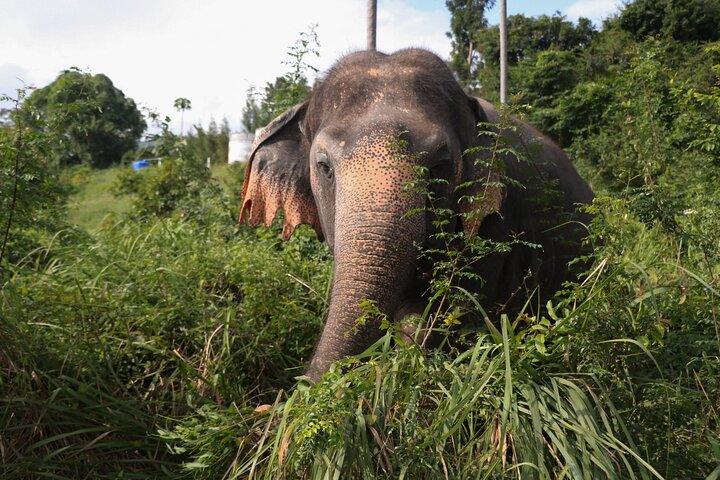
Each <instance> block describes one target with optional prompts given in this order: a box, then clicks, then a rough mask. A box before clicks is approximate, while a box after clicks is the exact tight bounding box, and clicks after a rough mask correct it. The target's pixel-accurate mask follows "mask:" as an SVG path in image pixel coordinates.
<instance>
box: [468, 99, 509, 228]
mask: <svg viewBox="0 0 720 480" xmlns="http://www.w3.org/2000/svg"><path fill="white" fill-rule="evenodd" d="M468 101H469V102H470V107H471V110H472V111H473V114H474V115H475V124H476V125H477V124H478V123H491V124H497V123H498V120H499V115H498V112H497V110H496V109H495V107H494V106H493V105H492V104H491V103H490V102H488V101H486V100H483V99H481V98H477V97H468ZM484 128H485V129H487V127H484ZM477 130H478V129H477V128H476V143H475V145H473V146H475V147H481V148H479V149H478V150H479V151H478V152H476V153H474V154H472V155H464V156H463V163H464V165H463V172H464V175H463V177H464V178H463V183H464V184H466V185H468V187H467V188H466V189H464V191H463V192H462V197H461V199H460V201H459V208H460V212H461V213H462V226H463V230H464V231H465V233H466V234H467V235H471V236H472V235H475V234H477V232H478V230H479V229H480V225H481V224H482V222H483V220H484V219H485V218H486V217H487V216H488V215H491V214H493V213H495V212H498V213H499V212H500V208H501V207H502V202H503V198H504V196H505V191H504V188H503V185H502V182H501V179H502V175H501V166H500V165H488V164H487V162H485V161H484V160H486V158H485V157H487V150H486V148H483V147H487V146H488V145H486V143H487V142H488V140H489V137H488V136H487V135H485V136H477V134H478V132H477ZM483 137H485V138H483Z"/></svg>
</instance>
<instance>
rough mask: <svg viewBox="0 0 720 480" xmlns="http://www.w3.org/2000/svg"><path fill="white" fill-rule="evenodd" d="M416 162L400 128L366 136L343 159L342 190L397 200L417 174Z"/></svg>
mask: <svg viewBox="0 0 720 480" xmlns="http://www.w3.org/2000/svg"><path fill="white" fill-rule="evenodd" d="M413 163H414V162H413V158H412V155H410V154H408V153H407V151H406V150H405V148H404V146H403V144H402V141H401V139H400V136H399V134H398V133H397V132H394V131H385V132H377V133H373V134H370V135H366V136H363V137H361V138H360V139H358V140H357V141H356V142H355V144H354V146H353V147H352V149H351V150H350V151H349V152H348V153H347V154H346V155H345V156H344V157H343V158H342V161H341V162H340V165H339V169H340V170H339V174H340V176H341V181H342V191H343V193H351V192H352V193H353V194H354V195H360V196H362V197H368V198H371V199H372V200H374V201H376V202H385V201H391V200H392V201H396V200H397V198H398V194H399V192H400V191H401V189H403V187H404V185H406V184H407V183H408V182H409V181H410V180H412V178H413Z"/></svg>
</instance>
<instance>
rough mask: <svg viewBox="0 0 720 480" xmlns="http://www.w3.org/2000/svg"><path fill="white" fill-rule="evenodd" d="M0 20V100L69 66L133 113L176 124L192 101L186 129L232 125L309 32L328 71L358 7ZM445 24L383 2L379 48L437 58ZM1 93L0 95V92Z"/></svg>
mask: <svg viewBox="0 0 720 480" xmlns="http://www.w3.org/2000/svg"><path fill="white" fill-rule="evenodd" d="M7 3H8V1H6V2H5V5H4V6H3V15H2V16H0V45H2V49H0V74H2V75H0V80H2V81H0V93H13V92H11V91H8V89H14V88H15V87H16V86H17V84H18V83H19V82H18V81H17V80H14V77H15V76H21V78H22V79H23V80H24V81H25V82H29V83H34V84H35V85H37V86H43V85H45V84H47V83H48V82H50V81H52V80H53V79H54V78H55V76H57V74H58V73H59V72H60V71H61V70H63V69H66V68H68V67H71V66H77V67H79V68H82V69H87V70H90V71H92V72H93V73H105V74H106V75H108V76H109V77H110V78H111V79H112V80H113V82H114V83H115V85H116V86H117V87H118V88H120V89H122V90H123V91H124V92H125V94H126V95H129V96H131V97H132V98H134V99H135V101H136V102H138V103H139V104H141V105H144V106H148V107H150V108H153V109H157V110H158V111H160V112H161V113H168V114H171V115H172V116H173V117H174V118H177V117H179V115H177V114H176V112H174V111H173V109H172V104H173V100H174V99H175V98H177V97H179V96H183V97H187V98H189V99H190V100H191V101H192V105H193V108H192V110H191V111H190V112H188V113H186V120H185V121H186V123H187V122H188V120H190V121H191V122H203V123H205V124H206V123H207V121H208V120H209V119H210V117H211V116H212V117H215V118H216V119H218V120H219V119H221V118H222V117H223V116H226V117H227V118H228V119H229V120H230V122H231V124H232V125H233V126H238V125H239V117H240V112H241V110H242V106H243V104H244V101H245V92H246V90H247V89H248V87H249V86H251V85H255V86H258V87H262V85H264V83H265V82H267V81H271V80H273V79H274V78H275V77H276V76H277V75H280V74H282V73H283V71H284V68H285V67H284V66H283V65H282V63H281V62H282V61H283V60H284V59H285V53H286V50H287V47H288V46H289V45H290V44H292V43H293V42H294V41H295V40H296V39H297V37H298V34H299V32H301V31H305V30H307V28H308V26H309V25H310V24H313V23H317V24H318V30H317V32H318V35H319V38H320V42H321V49H320V53H321V56H320V58H319V59H317V61H315V62H314V63H315V66H316V67H319V68H320V69H321V70H323V69H326V68H328V67H329V66H330V65H331V64H332V63H333V62H334V61H335V60H336V59H337V58H338V57H339V56H340V55H341V54H343V53H346V52H349V51H353V50H357V49H359V48H362V47H363V46H364V41H365V6H366V1H365V0H343V1H337V0H314V1H312V2H300V1H297V0H275V1H252V2H248V1H243V2H238V1H233V0H181V1H180V0H153V1H143V0H125V1H124V2H122V3H121V2H117V1H113V0H54V1H52V2H47V1H44V0H29V1H28V0H9V5H7ZM448 22H449V16H448V13H447V11H446V9H445V8H444V4H443V3H442V2H439V3H438V8H437V9H436V10H427V9H424V10H420V9H417V8H414V7H413V6H412V5H411V4H410V3H409V1H408V0H383V1H382V2H380V8H379V18H378V47H379V49H380V50H383V51H393V50H396V49H399V48H404V47H408V46H422V47H426V48H429V49H431V50H433V51H435V52H436V53H438V54H440V55H441V56H443V57H446V56H447V55H448V54H449V51H450V41H449V40H448V39H447V38H446V36H445V32H446V31H447V30H448ZM2 89H5V91H3V90H2Z"/></svg>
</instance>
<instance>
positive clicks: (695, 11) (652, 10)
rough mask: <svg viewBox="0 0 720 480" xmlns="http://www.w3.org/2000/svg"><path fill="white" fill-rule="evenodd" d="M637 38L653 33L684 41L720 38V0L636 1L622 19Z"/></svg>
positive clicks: (626, 28) (625, 28) (640, 38)
mask: <svg viewBox="0 0 720 480" xmlns="http://www.w3.org/2000/svg"><path fill="white" fill-rule="evenodd" d="M618 21H619V24H620V28H622V29H623V30H625V31H627V32H629V33H630V34H632V35H633V37H635V39H636V40H643V39H645V38H647V37H650V36H661V37H668V38H673V39H675V40H678V41H680V42H707V41H715V40H718V39H720V0H635V1H634V2H632V3H630V4H629V5H627V6H626V7H625V9H624V10H623V11H622V13H621V14H620V17H619V19H618Z"/></svg>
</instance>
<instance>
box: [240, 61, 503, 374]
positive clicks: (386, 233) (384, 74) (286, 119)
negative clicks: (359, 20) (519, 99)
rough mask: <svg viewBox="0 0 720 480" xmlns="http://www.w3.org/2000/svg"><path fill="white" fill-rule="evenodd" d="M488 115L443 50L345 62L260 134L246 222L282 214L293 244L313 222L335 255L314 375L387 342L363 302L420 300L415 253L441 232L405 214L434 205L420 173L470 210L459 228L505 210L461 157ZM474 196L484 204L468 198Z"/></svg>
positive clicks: (390, 304) (470, 228)
mask: <svg viewBox="0 0 720 480" xmlns="http://www.w3.org/2000/svg"><path fill="white" fill-rule="evenodd" d="M488 112H490V113H488ZM491 115H492V108H491V107H489V105H485V106H483V105H482V104H481V103H480V101H479V100H478V99H475V98H472V97H468V96H467V95H466V94H465V93H464V92H463V91H462V89H461V88H460V86H459V85H458V83H457V81H456V80H455V79H454V77H453V75H452V73H451V72H450V70H449V69H448V68H447V66H446V65H445V64H444V62H443V61H442V60H441V59H440V58H438V57H437V56H435V55H434V54H431V53H429V52H427V51H424V50H417V49H410V50H403V51H399V52H396V53H394V54H392V55H385V54H382V53H378V52H358V53H354V54H351V55H348V56H346V57H344V58H343V59H341V60H340V61H339V62H338V63H337V64H336V65H335V66H334V67H333V68H332V69H331V70H330V71H329V73H328V74H327V75H326V76H325V78H324V79H323V80H322V81H320V82H318V83H317V84H316V85H315V87H314V88H313V92H312V94H311V97H310V99H309V100H308V101H307V102H305V103H303V104H300V105H297V106H295V107H293V108H291V109H289V110H288V111H286V112H285V113H283V114H282V115H281V116H280V117H278V118H277V119H275V120H274V121H273V122H271V124H270V125H268V126H267V127H266V128H265V129H264V130H263V131H262V132H261V133H260V134H259V136H258V138H257V139H256V142H255V144H254V148H253V150H252V152H251V155H250V161H249V165H248V168H247V173H246V176H245V183H244V187H243V199H242V205H241V214H240V217H241V221H242V220H246V221H248V222H249V223H250V224H251V225H257V224H259V223H264V224H265V225H269V224H270V223H271V222H272V220H273V218H274V217H275V215H276V213H277V211H279V210H282V212H283V214H284V221H285V223H284V226H283V236H284V237H285V238H288V237H289V236H290V235H291V234H292V232H293V231H294V229H295V228H296V227H297V226H298V225H299V224H303V223H304V224H308V225H310V226H312V227H313V228H314V229H315V231H316V232H317V234H318V236H319V237H320V238H324V239H325V241H326V242H327V243H328V245H329V246H330V248H331V250H332V253H333V257H334V267H333V278H332V291H331V297H330V306H329V313H328V317H327V321H326V325H325V328H324V330H323V332H322V335H321V338H320V341H319V343H318V345H317V349H316V352H315V355H314V356H313V358H312V361H311V364H310V368H309V371H308V375H309V376H310V377H311V378H314V379H317V378H318V377H319V376H320V375H321V374H322V373H323V372H324V371H325V370H326V369H327V368H328V367H329V365H330V363H331V362H333V361H334V360H337V359H340V358H342V357H344V356H347V355H351V354H356V353H359V352H361V351H363V350H364V349H365V348H366V347H367V346H369V345H370V344H371V343H372V342H373V341H375V340H376V339H377V338H379V337H380V336H381V330H380V328H379V325H378V322H377V321H376V320H369V321H368V322H367V323H366V324H364V325H358V324H357V319H358V317H360V316H361V314H362V312H361V308H360V302H361V301H362V300H363V299H369V300H372V301H373V302H375V304H376V305H377V307H378V308H379V309H380V310H381V311H382V312H384V313H386V314H387V315H388V316H389V317H390V318H397V315H396V314H397V312H398V311H399V310H401V309H402V308H403V305H405V304H406V302H408V301H409V300H410V299H413V298H417V297H418V296H419V295H418V294H419V293H421V292H418V291H417V290H418V285H417V278H418V275H417V270H418V250H417V246H418V245H423V244H425V243H426V241H427V239H428V238H429V237H430V233H431V232H432V229H433V227H432V222H431V219H430V218H428V215H427V214H417V215H407V213H408V212H409V211H411V210H417V209H419V208H422V207H424V206H425V202H426V197H424V196H423V195H422V194H420V193H419V192H413V191H408V190H407V189H406V188H404V187H405V185H407V183H408V182H409V181H411V180H412V179H413V176H414V174H415V173H414V172H416V171H417V168H416V167H418V166H422V167H425V168H426V169H427V171H429V173H430V175H431V176H433V177H435V178H441V179H444V180H445V182H442V183H440V182H438V183H437V184H436V185H435V186H434V187H433V188H436V189H437V190H438V191H436V192H434V193H435V194H436V197H437V198H438V199H440V200H439V202H444V203H442V204H441V205H436V207H446V208H454V209H460V210H462V211H463V212H464V213H465V214H466V215H465V216H463V217H462V218H463V219H464V220H463V221H462V223H463V224H462V225H457V226H456V228H464V229H465V230H466V231H467V232H469V233H474V232H476V231H477V230H478V228H479V226H480V224H481V223H482V221H483V219H484V218H485V217H486V216H487V215H488V214H489V213H492V212H494V211H497V210H499V209H500V204H501V201H502V195H503V192H502V190H501V189H500V188H499V187H498V186H497V183H496V179H497V177H496V174H495V172H493V171H489V170H488V169H487V168H483V167H479V166H478V165H476V163H478V162H475V158H473V157H472V156H470V155H465V154H464V152H465V151H466V150H467V149H468V148H470V147H473V146H476V145H477V144H478V141H480V140H479V137H478V135H477V133H476V126H477V124H478V123H479V122H487V121H492V120H493V119H492V118H489V116H491ZM481 178H485V179H487V180H489V181H488V182H485V183H480V182H474V183H472V185H473V187H471V188H474V189H475V191H471V192H467V191H466V192H462V197H461V196H460V194H458V193H456V191H455V187H457V186H458V185H461V184H467V183H468V182H471V181H476V180H478V179H481ZM480 188H483V189H485V190H484V191H482V192H479V191H477V190H478V189H480ZM477 194H480V195H479V197H480V198H481V199H482V201H478V202H474V203H470V202H468V201H467V200H466V198H467V196H472V195H477ZM461 199H462V200H461ZM460 200H461V201H460Z"/></svg>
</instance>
